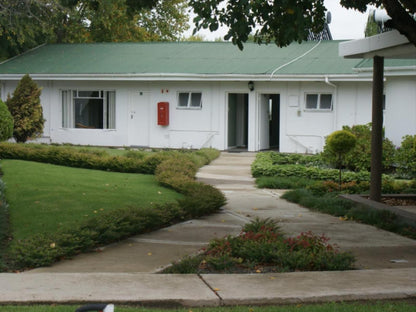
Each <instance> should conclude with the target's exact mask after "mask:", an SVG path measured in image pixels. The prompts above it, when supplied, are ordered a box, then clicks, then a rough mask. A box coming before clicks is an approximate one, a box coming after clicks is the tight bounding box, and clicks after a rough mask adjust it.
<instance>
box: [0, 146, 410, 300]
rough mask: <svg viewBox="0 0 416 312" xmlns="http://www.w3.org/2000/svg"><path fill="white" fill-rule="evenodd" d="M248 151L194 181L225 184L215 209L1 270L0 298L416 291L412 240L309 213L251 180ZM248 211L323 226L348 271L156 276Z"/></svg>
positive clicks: (290, 227) (276, 296) (326, 296)
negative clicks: (31, 266) (63, 257)
mask: <svg viewBox="0 0 416 312" xmlns="http://www.w3.org/2000/svg"><path fill="white" fill-rule="evenodd" d="M254 157H255V154H252V153H222V155H221V157H220V158H218V159H217V160H215V161H214V162H212V164H211V165H209V166H205V167H203V168H201V170H200V171H199V172H198V175H197V177H198V179H199V180H201V181H203V182H205V183H210V184H212V185H215V186H216V187H217V188H219V189H220V190H222V191H223V192H224V194H225V195H226V197H227V200H228V203H227V205H226V206H225V207H224V209H223V210H222V211H221V212H220V213H218V214H215V215H212V216H208V217H204V218H201V219H198V220H191V221H187V222H184V223H181V224H177V225H174V226H171V227H169V228H165V229H162V230H160V231H156V232H153V233H148V234H145V235H138V236H135V237H132V238H130V239H128V240H126V241H124V242H122V243H119V244H113V245H110V246H106V247H105V248H102V249H100V250H99V251H97V252H94V253H89V254H83V255H80V256H77V257H75V258H74V259H73V260H67V261H62V262H60V263H57V264H56V265H54V266H52V267H49V268H39V269H36V270H32V271H28V272H24V273H21V274H0V289H1V292H0V303H29V302H48V303H49V302H50V303H69V302H74V303H81V302H96V301H98V302H110V301H111V302H113V303H121V302H124V303H137V304H152V305H160V306H162V305H163V306H166V305H184V306H218V305H238V304H240V305H241V304H277V303H291V302H321V301H333V300H363V299H367V300H368V299H397V298H409V297H416V241H414V240H411V239H407V238H404V237H401V236H398V235H395V234H393V233H389V232H386V231H382V230H378V229H376V228H374V227H371V226H367V225H364V224H359V223H355V222H351V221H341V220H340V219H338V218H335V217H332V216H328V215H325V214H320V213H316V212H311V211H309V210H308V209H305V208H303V207H300V206H298V205H296V204H292V203H288V202H286V201H285V200H282V199H280V195H281V193H282V191H280V190H259V189H256V188H255V187H254V179H252V178H251V174H250V164H251V162H252V161H253V160H254ZM255 217H261V218H265V217H270V218H273V219H276V220H278V221H279V224H280V226H281V228H282V230H283V231H284V232H286V233H287V234H289V235H297V234H299V233H300V232H305V231H309V230H311V231H313V232H315V233H317V234H318V233H325V234H326V235H327V236H328V237H330V238H331V241H330V242H331V243H336V244H337V245H339V246H340V248H341V249H342V250H350V251H352V252H353V253H354V254H355V255H356V257H357V259H358V261H357V269H359V270H355V271H347V272H295V273H285V274H248V275H243V274H234V275H219V274H213V275H202V276H197V275H164V274H154V273H155V272H157V271H159V270H161V269H162V268H164V267H166V266H168V265H169V264H170V263H171V262H172V261H176V260H179V259H181V258H182V257H183V256H185V255H189V254H192V253H196V252H198V250H199V249H200V248H201V247H203V246H205V245H206V244H207V243H208V241H209V240H211V239H212V238H214V237H223V236H225V235H235V234H238V233H239V232H240V230H241V227H242V225H243V224H245V223H247V222H249V221H250V220H251V219H253V218H255Z"/></svg>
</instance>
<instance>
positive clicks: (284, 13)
mask: <svg viewBox="0 0 416 312" xmlns="http://www.w3.org/2000/svg"><path fill="white" fill-rule="evenodd" d="M340 3H341V5H342V6H344V7H346V8H350V9H355V10H358V11H360V12H365V11H366V9H367V6H369V5H374V6H376V7H380V6H381V5H383V6H384V8H385V9H386V11H387V13H388V14H389V16H390V17H391V21H390V22H389V23H388V25H387V26H388V27H392V28H395V29H397V30H398V31H399V32H400V33H402V34H403V35H405V36H406V37H407V38H408V39H409V41H410V42H412V43H414V44H415V45H416V20H415V19H414V18H413V16H414V14H416V1H414V0H340ZM190 5H191V6H192V7H193V10H194V12H195V13H196V15H197V16H196V17H195V18H194V23H195V26H196V30H199V29H201V28H205V29H210V30H211V31H215V30H216V29H217V28H218V27H219V26H220V25H225V26H227V27H228V28H229V31H228V33H227V34H226V35H225V37H224V39H226V40H228V39H231V40H232V42H233V43H234V44H236V45H238V47H239V48H240V49H242V48H243V43H244V42H246V41H247V40H248V37H249V35H250V33H252V32H254V40H255V42H257V43H269V42H275V43H276V44H277V45H278V46H286V45H288V44H290V43H291V42H293V41H298V42H301V41H303V40H306V38H307V35H308V32H309V30H311V31H313V32H319V31H321V30H322V28H323V25H324V22H325V11H326V8H325V6H324V0H287V1H280V0H268V1H264V0H250V1H249V0H244V1H228V0H204V1H202V0H190Z"/></svg>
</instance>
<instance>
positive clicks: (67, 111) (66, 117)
mask: <svg viewBox="0 0 416 312" xmlns="http://www.w3.org/2000/svg"><path fill="white" fill-rule="evenodd" d="M79 92H98V95H99V96H98V97H83V96H79ZM61 97H62V128H65V129H85V130H91V129H93V130H115V129H116V91H115V90H98V89H88V90H87V89H68V90H61ZM87 98H96V99H102V100H103V116H102V118H103V119H102V121H103V128H91V129H90V128H82V127H76V125H75V99H87ZM108 119H110V120H108Z"/></svg>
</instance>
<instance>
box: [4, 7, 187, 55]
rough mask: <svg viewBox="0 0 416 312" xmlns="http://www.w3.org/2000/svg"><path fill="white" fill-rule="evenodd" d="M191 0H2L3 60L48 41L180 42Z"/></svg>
mask: <svg viewBox="0 0 416 312" xmlns="http://www.w3.org/2000/svg"><path fill="white" fill-rule="evenodd" d="M186 3H187V0H165V1H162V0H89V1H87V0H0V58H3V59H4V58H7V57H11V56H14V55H16V54H19V53H22V52H24V51H26V50H28V49H30V48H33V47H35V46H37V45H39V44H43V43H46V42H53V43H55V42H56V43H82V42H109V41H111V42H115V41H116V42H117V41H151V40H152V41H154V40H178V39H179V38H180V35H181V34H182V32H183V31H184V30H186V29H187V28H188V27H189V26H188V24H187V23H186V21H187V20H188V16H187V12H186Z"/></svg>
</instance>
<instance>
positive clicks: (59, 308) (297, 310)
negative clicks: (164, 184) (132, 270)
mask: <svg viewBox="0 0 416 312" xmlns="http://www.w3.org/2000/svg"><path fill="white" fill-rule="evenodd" d="M78 307H80V305H78V306H77V305H67V306H64V305H31V306H10V305H7V306H0V311H2V312H29V311H30V312H74V311H75V310H76V309H77V308H78ZM114 311H115V312H189V311H193V312H412V311H416V306H415V304H412V303H407V302H400V301H398V302H362V303H357V302H355V303H347V302H340V303H335V302H331V303H322V304H294V305H280V306H261V307H260V306H234V307H216V308H175V309H166V308H163V309H158V308H146V307H134V306H130V307H129V306H123V305H117V304H116V305H115V309H114Z"/></svg>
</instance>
